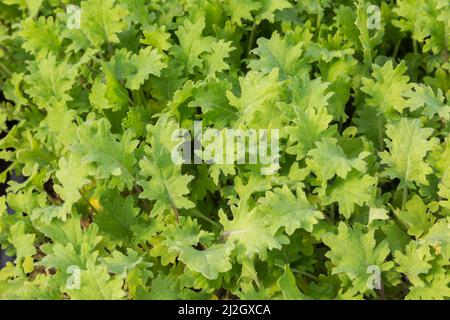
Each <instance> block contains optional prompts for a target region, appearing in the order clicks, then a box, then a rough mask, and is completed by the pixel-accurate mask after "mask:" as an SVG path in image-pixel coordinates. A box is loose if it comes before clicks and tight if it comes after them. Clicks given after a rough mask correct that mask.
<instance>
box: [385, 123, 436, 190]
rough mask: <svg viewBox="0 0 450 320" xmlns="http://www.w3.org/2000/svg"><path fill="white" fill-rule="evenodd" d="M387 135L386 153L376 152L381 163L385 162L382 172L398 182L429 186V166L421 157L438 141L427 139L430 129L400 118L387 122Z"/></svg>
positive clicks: (430, 170) (430, 133)
mask: <svg viewBox="0 0 450 320" xmlns="http://www.w3.org/2000/svg"><path fill="white" fill-rule="evenodd" d="M386 134H387V136H388V137H389V139H385V141H386V145H387V147H388V149H389V152H387V151H383V152H381V153H380V154H379V155H380V157H381V163H382V164H386V165H387V168H385V170H384V174H386V175H387V176H389V177H390V178H392V179H395V178H398V179H400V181H401V185H405V184H407V185H408V186H410V185H412V183H413V182H415V183H419V184H423V185H428V181H427V178H426V177H427V175H429V174H430V173H432V169H431V167H430V166H429V165H428V164H427V163H426V162H425V161H424V160H425V157H426V155H427V153H428V152H429V151H431V150H432V149H433V148H434V147H435V146H436V145H437V144H438V140H437V139H436V138H431V139H430V136H431V135H432V134H433V129H431V128H422V126H421V124H420V121H419V120H417V119H407V118H402V119H401V120H400V121H399V122H396V123H395V124H388V125H387V129H386Z"/></svg>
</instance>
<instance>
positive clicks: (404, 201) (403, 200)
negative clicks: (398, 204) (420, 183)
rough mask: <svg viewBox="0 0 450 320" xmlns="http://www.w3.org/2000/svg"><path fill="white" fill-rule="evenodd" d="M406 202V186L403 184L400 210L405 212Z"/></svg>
mask: <svg viewBox="0 0 450 320" xmlns="http://www.w3.org/2000/svg"><path fill="white" fill-rule="evenodd" d="M406 200H408V186H407V185H406V182H405V185H404V186H403V198H402V210H405V207H406Z"/></svg>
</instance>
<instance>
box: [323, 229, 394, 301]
mask: <svg viewBox="0 0 450 320" xmlns="http://www.w3.org/2000/svg"><path fill="white" fill-rule="evenodd" d="M323 242H324V243H325V244H326V245H327V246H328V247H330V251H328V252H327V253H326V256H327V257H328V258H329V259H330V260H331V262H332V263H333V269H332V271H333V274H340V273H343V274H345V275H346V276H347V277H348V278H349V279H350V280H351V281H352V286H353V288H354V289H355V290H357V291H359V292H361V293H364V292H366V291H368V287H367V283H368V281H369V279H370V277H371V275H372V274H371V273H370V272H368V268H369V267H370V266H376V267H378V268H379V269H380V271H385V270H388V269H389V268H390V266H391V264H390V263H388V262H386V261H385V259H386V257H387V256H388V254H389V248H388V244H387V242H386V241H383V242H381V243H379V244H377V243H376V241H375V239H374V230H369V231H368V232H366V233H364V232H363V231H362V230H361V228H359V227H355V228H349V227H347V226H346V225H345V224H344V223H343V222H340V223H339V227H338V234H337V235H336V234H331V233H328V234H325V235H324V236H323ZM356 252H357V254H355V253H356Z"/></svg>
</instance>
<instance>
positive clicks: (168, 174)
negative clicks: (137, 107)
mask: <svg viewBox="0 0 450 320" xmlns="http://www.w3.org/2000/svg"><path fill="white" fill-rule="evenodd" d="M176 129H177V126H176V124H175V123H174V122H173V121H172V120H170V119H169V118H168V117H166V116H164V117H161V118H160V119H158V122H157V123H156V125H154V126H149V127H148V128H147V130H148V131H149V138H148V139H149V143H150V145H151V147H148V148H146V155H147V156H146V157H145V158H144V159H143V160H141V161H140V162H139V166H140V168H141V172H140V173H141V176H142V177H144V178H147V177H149V178H150V181H147V180H139V181H138V184H139V185H141V186H142V188H143V192H142V193H141V194H140V196H139V197H140V198H143V199H149V200H153V201H155V205H154V207H153V213H154V214H157V215H158V214H162V213H163V212H164V211H166V210H174V211H175V212H177V210H178V209H190V208H193V207H194V206H195V205H194V203H193V202H191V201H190V200H188V198H187V197H186V195H188V194H189V188H188V184H189V182H190V181H191V180H192V179H193V177H192V176H189V175H183V174H182V173H181V165H180V164H175V163H174V162H173V161H172V157H171V152H172V150H174V148H175V147H176V142H174V141H172V140H171V137H172V134H173V132H174V131H175V130H176Z"/></svg>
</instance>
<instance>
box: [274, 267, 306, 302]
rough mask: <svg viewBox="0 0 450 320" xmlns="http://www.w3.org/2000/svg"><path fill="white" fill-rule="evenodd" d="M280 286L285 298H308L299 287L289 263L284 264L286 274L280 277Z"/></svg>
mask: <svg viewBox="0 0 450 320" xmlns="http://www.w3.org/2000/svg"><path fill="white" fill-rule="evenodd" d="M278 286H279V287H280V289H281V292H282V294H283V298H284V299H285V300H308V299H309V298H308V297H307V296H305V295H304V294H303V293H302V292H301V291H300V289H299V288H298V287H297V284H296V282H295V277H294V275H293V274H292V271H291V269H290V268H289V266H288V265H286V266H284V274H283V275H282V276H281V277H280V278H279V279H278Z"/></svg>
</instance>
